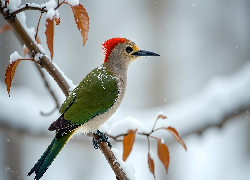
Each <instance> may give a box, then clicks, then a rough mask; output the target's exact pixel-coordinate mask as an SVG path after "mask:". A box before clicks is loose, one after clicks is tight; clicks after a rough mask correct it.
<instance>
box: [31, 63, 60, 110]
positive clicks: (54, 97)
mask: <svg viewBox="0 0 250 180" xmlns="http://www.w3.org/2000/svg"><path fill="white" fill-rule="evenodd" d="M36 67H37V69H38V71H39V72H40V74H41V76H42V79H43V81H44V84H45V86H46V87H47V89H48V90H49V92H50V94H51V96H52V97H53V99H54V100H55V103H56V108H55V109H58V108H59V107H60V105H59V102H58V100H57V99H56V96H55V93H54V92H53V91H52V90H51V88H50V86H49V83H48V82H47V80H46V79H45V77H44V74H43V71H42V70H41V68H40V67H39V66H36ZM55 109H54V110H55ZM52 112H53V111H52ZM43 114H44V113H43Z"/></svg>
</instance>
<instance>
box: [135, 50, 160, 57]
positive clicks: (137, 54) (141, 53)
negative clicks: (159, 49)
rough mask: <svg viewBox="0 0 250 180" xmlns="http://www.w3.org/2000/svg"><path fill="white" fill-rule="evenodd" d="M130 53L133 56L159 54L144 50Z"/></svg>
mask: <svg viewBox="0 0 250 180" xmlns="http://www.w3.org/2000/svg"><path fill="white" fill-rule="evenodd" d="M132 55H135V56H160V55H159V54H156V53H154V52H150V51H144V50H140V51H136V52H134V53H132Z"/></svg>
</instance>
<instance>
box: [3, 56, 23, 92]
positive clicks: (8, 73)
mask: <svg viewBox="0 0 250 180" xmlns="http://www.w3.org/2000/svg"><path fill="white" fill-rule="evenodd" d="M21 60H22V59H18V60H16V61H14V62H12V63H11V64H10V65H9V66H8V67H7V70H6V73H5V84H6V86H7V91H8V94H9V96H10V87H11V82H12V79H13V77H14V74H15V70H16V67H17V65H18V63H19V62H20V61H21Z"/></svg>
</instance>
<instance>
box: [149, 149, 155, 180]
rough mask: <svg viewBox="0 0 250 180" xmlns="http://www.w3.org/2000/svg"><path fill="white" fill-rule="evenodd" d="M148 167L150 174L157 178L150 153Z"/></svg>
mask: <svg viewBox="0 0 250 180" xmlns="http://www.w3.org/2000/svg"><path fill="white" fill-rule="evenodd" d="M148 167H149V170H150V172H151V173H152V174H153V175H154V177H155V165H154V161H153V159H151V157H150V155H149V153H148Z"/></svg>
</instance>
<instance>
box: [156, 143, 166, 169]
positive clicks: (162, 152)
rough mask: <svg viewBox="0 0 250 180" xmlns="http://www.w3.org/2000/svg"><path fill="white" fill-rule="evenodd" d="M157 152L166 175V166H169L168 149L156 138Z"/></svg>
mask: <svg viewBox="0 0 250 180" xmlns="http://www.w3.org/2000/svg"><path fill="white" fill-rule="evenodd" d="M157 150H158V156H159V159H160V160H161V162H162V164H163V165H164V167H165V170H166V173H168V165H169V151H168V147H167V146H166V145H165V144H163V143H161V139H158V138H157Z"/></svg>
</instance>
